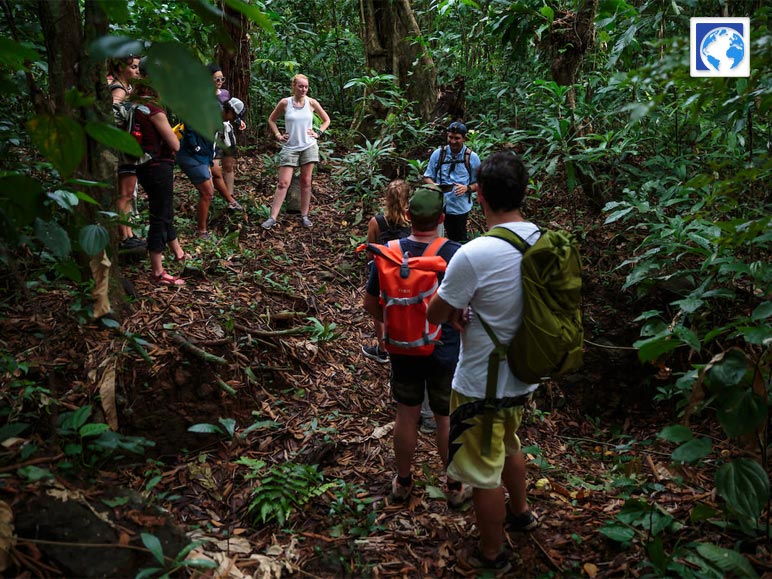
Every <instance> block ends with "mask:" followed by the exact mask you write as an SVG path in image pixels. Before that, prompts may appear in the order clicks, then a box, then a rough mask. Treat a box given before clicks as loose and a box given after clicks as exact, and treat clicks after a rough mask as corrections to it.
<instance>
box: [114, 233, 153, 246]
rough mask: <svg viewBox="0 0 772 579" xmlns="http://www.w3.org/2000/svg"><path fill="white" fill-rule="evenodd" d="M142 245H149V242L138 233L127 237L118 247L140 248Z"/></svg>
mask: <svg viewBox="0 0 772 579" xmlns="http://www.w3.org/2000/svg"><path fill="white" fill-rule="evenodd" d="M140 247H147V242H146V241H145V240H144V239H140V238H139V237H137V236H136V235H132V236H131V237H127V238H126V239H124V240H122V241H121V243H120V244H119V245H118V249H138V248H140Z"/></svg>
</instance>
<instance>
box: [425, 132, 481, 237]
mask: <svg viewBox="0 0 772 579" xmlns="http://www.w3.org/2000/svg"><path fill="white" fill-rule="evenodd" d="M466 133H467V130H466V125H465V124H464V123H462V122H459V121H454V122H452V123H450V125H448V129H447V143H446V144H445V145H444V146H442V147H440V148H439V149H437V150H435V151H434V152H433V153H432V156H431V157H430V158H429V165H428V166H427V167H426V172H425V173H424V183H434V184H436V185H439V187H440V189H441V190H442V192H443V193H444V194H445V235H446V236H447V237H448V239H452V240H453V241H458V242H459V243H466V241H467V240H468V237H467V234H466V222H467V219H468V217H469V212H470V211H471V210H472V194H473V193H476V192H477V178H476V174H477V169H478V167H479V166H480V157H478V156H477V153H475V152H474V151H472V150H471V149H469V148H468V147H467V146H466V144H465V142H466Z"/></svg>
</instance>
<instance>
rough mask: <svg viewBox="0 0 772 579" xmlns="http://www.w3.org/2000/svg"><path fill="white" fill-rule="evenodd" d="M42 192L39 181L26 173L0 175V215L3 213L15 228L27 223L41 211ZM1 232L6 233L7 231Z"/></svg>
mask: <svg viewBox="0 0 772 579" xmlns="http://www.w3.org/2000/svg"><path fill="white" fill-rule="evenodd" d="M42 194H43V187H42V186H41V184H40V182H39V181H36V180H35V179H32V178H30V177H27V176H26V175H5V176H3V177H0V215H4V216H5V218H6V219H8V220H9V221H10V222H11V224H12V225H15V226H16V227H17V228H22V227H24V226H25V225H29V224H30V223H32V222H33V221H34V220H35V217H36V216H37V215H38V214H39V212H42V207H40V198H41V195H42ZM3 233H4V234H6V235H7V234H8V233H9V232H7V231H6V232H3Z"/></svg>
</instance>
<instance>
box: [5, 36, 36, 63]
mask: <svg viewBox="0 0 772 579" xmlns="http://www.w3.org/2000/svg"><path fill="white" fill-rule="evenodd" d="M38 58H39V57H38V53H37V52H35V51H34V50H33V49H31V48H27V47H26V46H22V45H21V44H19V43H17V42H14V41H13V40H11V39H10V38H7V37H5V36H3V37H0V65H3V66H4V67H8V68H10V69H12V70H24V69H25V68H26V65H25V64H24V61H30V62H34V61H36V60H37V59H38Z"/></svg>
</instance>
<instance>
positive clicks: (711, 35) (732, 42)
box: [700, 26, 745, 73]
mask: <svg viewBox="0 0 772 579" xmlns="http://www.w3.org/2000/svg"><path fill="white" fill-rule="evenodd" d="M700 54H701V55H702V62H704V63H705V66H707V67H708V68H710V69H711V70H713V71H715V72H718V73H727V72H729V71H731V70H733V69H736V68H737V67H738V66H739V65H740V63H742V61H743V59H744V58H745V41H744V40H743V37H742V36H740V34H739V33H738V32H737V31H736V30H734V29H732V28H727V27H725V26H721V27H718V28H714V29H713V30H711V31H710V32H708V33H707V34H706V35H705V37H704V38H703V40H702V44H701V45H700Z"/></svg>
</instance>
